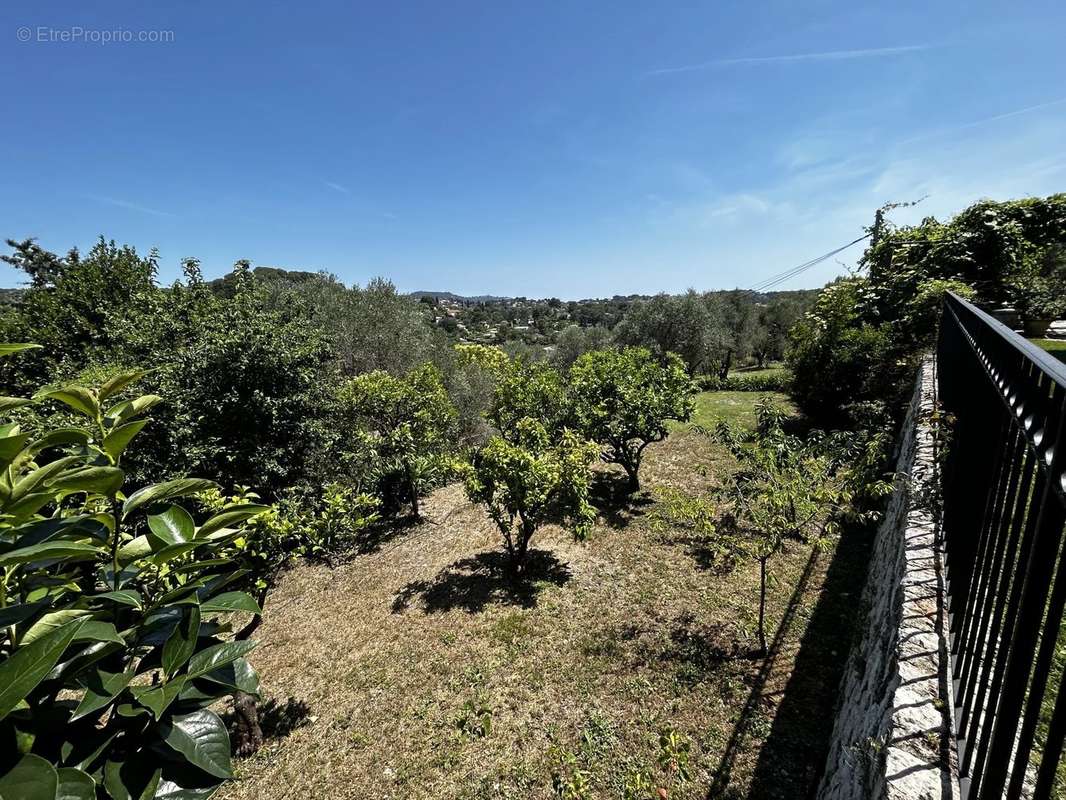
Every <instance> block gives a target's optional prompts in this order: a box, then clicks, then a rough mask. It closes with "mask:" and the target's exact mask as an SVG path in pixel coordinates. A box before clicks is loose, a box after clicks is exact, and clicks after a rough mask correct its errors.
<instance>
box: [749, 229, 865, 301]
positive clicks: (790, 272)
mask: <svg viewBox="0 0 1066 800" xmlns="http://www.w3.org/2000/svg"><path fill="white" fill-rule="evenodd" d="M870 235H871V234H869V233H867V234H865V235H864V236H860V237H859V238H858V239H855V240H853V241H850V242H848V243H847V244H845V245H843V246H841V247H838V248H836V249H835V250H830V251H829V252H828V253H824V254H823V255H820V256H818V257H817V258H812V259H811V260H810V261H805V262H803V263H802V264H798V265H797V266H795V267H792V268H791V269H787V270H785V271H784V272H779V273H778V274H777V275H772V276H770V277H769V278H767V279H766V280H764V281H761V282H759V283H757V284H755V285H754V286H752V287H751V288H750V289H746V290H745V291H748V292H751V293H753V294H761V293H762V292H767V291H769V290H770V289H772V288H774V287H775V286H778V285H780V284H782V283H784V282H785V281H787V280H791V279H792V278H795V277H796V276H797V275H801V274H802V273H804V272H806V271H807V270H809V269H810V268H811V267H814V266H817V265H818V264H821V263H822V262H823V261H825V260H827V259H829V258H832V257H833V256H835V255H836V254H837V253H842V252H844V251H845V250H847V249H848V248H849V247H853V246H854V245H857V244H858V243H859V242H861V241H863V240H864V239H869V238H870Z"/></svg>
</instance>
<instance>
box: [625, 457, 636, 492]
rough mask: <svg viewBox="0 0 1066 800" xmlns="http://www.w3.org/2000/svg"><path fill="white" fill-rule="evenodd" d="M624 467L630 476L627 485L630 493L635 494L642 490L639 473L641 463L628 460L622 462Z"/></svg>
mask: <svg viewBox="0 0 1066 800" xmlns="http://www.w3.org/2000/svg"><path fill="white" fill-rule="evenodd" d="M622 468H623V469H624V470H625V471H626V475H628V476H629V482H628V484H627V485H626V491H627V492H628V493H629V494H634V493H635V492H639V491H640V476H639V474H638V472H639V470H640V464H633V463H630V462H628V461H627V462H626V463H624V464H622Z"/></svg>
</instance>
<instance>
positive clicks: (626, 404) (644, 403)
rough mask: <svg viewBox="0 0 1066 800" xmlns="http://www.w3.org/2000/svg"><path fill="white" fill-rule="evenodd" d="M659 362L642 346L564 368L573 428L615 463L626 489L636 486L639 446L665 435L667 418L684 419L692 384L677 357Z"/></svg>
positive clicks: (587, 357) (605, 352)
mask: <svg viewBox="0 0 1066 800" xmlns="http://www.w3.org/2000/svg"><path fill="white" fill-rule="evenodd" d="M664 362H665V363H663V364H660V363H659V362H658V361H657V360H656V359H654V358H652V355H651V353H650V352H649V351H648V350H644V349H641V348H635V347H629V348H626V349H625V350H621V351H619V350H597V351H593V352H591V353H585V354H584V355H583V356H581V357H580V358H579V359H578V360H577V361H576V362H575V364H574V366H573V367H572V368H571V370H570V381H569V403H570V415H571V421H572V422H573V425H574V428H575V430H577V431H578V432H580V433H581V435H582V436H584V437H585V438H586V439H589V440H590V441H593V442H596V443H598V444H601V445H603V446H604V448H605V450H604V452H603V454H602V458H603V460H604V461H606V462H608V463H612V464H618V465H620V466H621V467H622V468H623V469H624V470H625V472H626V475H627V476H628V477H629V490H630V491H631V492H633V491H636V490H637V489H639V488H640V479H639V470H640V462H641V458H642V457H643V455H644V449H645V448H646V447H647V446H648V445H649V444H651V443H652V442H660V441H662V440H663V439H665V438H666V435H667V428H666V423H667V421H668V420H677V421H680V422H685V421H687V420H688V418H689V417H690V416H692V411H693V400H692V395H693V393H694V389H695V387H694V386H693V383H692V381H691V380H690V379H689V377H688V373H687V372H686V371H685V365H684V363H683V362H682V361H681V359H680V358H679V357H678V356H676V355H674V354H673V353H667V354H666V357H665V359H664Z"/></svg>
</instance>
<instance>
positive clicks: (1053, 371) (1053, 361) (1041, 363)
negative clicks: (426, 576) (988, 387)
mask: <svg viewBox="0 0 1066 800" xmlns="http://www.w3.org/2000/svg"><path fill="white" fill-rule="evenodd" d="M947 300H948V303H949V304H954V305H956V306H958V307H961V308H962V309H964V310H965V311H967V312H968V313H969V314H971V315H972V316H974V317H976V318H977V319H978V320H980V321H981V322H983V323H984V324H985V325H987V326H988V327H989V328H990V329H991V330H993V331H994V332H995V333H997V334H998V335H999V336H1000V337H1002V338H1003V339H1004V340H1005V341H1006V342H1007V343H1008V344H1009V345H1010V346H1011V347H1013V348H1014V349H1015V350H1017V351H1018V352H1019V353H1020V354H1021V355H1023V356H1025V358H1027V359H1028V360H1029V361H1032V362H1033V363H1034V364H1036V365H1037V366H1038V367H1039V368H1040V369H1041V370H1042V371H1044V372H1045V373H1047V375H1048V377H1050V378H1051V379H1052V380H1053V381H1054V382H1055V383H1057V384H1058V385H1059V386H1061V387H1062V388H1064V389H1066V364H1064V363H1062V362H1061V361H1059V360H1058V359H1057V358H1054V357H1053V356H1051V355H1050V354H1049V353H1048V352H1047V351H1046V350H1042V349H1041V348H1039V347H1037V346H1036V345H1035V344H1033V343H1032V342H1030V341H1029V340H1028V339H1026V338H1025V337H1024V336H1021V335H1020V334H1018V333H1015V332H1014V331H1012V330H1011V329H1010V328H1008V327H1007V326H1006V325H1004V324H1003V323H1002V322H1000V321H999V320H998V319H996V318H995V317H993V316H991V315H990V314H988V313H986V312H984V311H982V310H981V309H979V308H978V307H977V306H975V305H974V304H973V303H971V302H969V301H968V300H964V299H963V298H961V297H959V296H958V295H957V294H955V293H954V292H948V294H947Z"/></svg>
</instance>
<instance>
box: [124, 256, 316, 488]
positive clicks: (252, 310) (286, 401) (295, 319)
mask: <svg viewBox="0 0 1066 800" xmlns="http://www.w3.org/2000/svg"><path fill="white" fill-rule="evenodd" d="M238 272H239V273H240V272H241V269H238ZM210 308H211V309H212V311H211V313H209V314H207V315H206V316H204V317H203V318H202V319H200V320H199V324H198V326H197V330H196V331H194V332H193V333H192V338H191V340H190V341H188V342H187V343H185V345H184V346H182V347H179V348H178V349H177V350H176V351H174V352H172V353H168V354H162V353H160V354H158V356H159V357H160V358H161V360H162V358H165V359H166V361H165V362H163V363H164V366H163V367H162V368H161V369H160V370H159V371H158V373H157V375H156V376H155V378H154V384H155V388H156V390H157V391H158V392H159V393H160V394H162V395H164V396H165V397H166V398H167V402H166V404H165V405H164V406H163V408H162V413H161V414H160V418H159V426H158V429H157V431H155V432H153V433H154V435H153V436H152V437H151V440H150V452H149V453H147V454H146V456H147V458H146V463H144V464H143V465H142V469H143V471H144V472H146V473H148V474H162V475H168V476H169V475H173V474H175V473H177V472H196V473H198V474H201V475H205V476H207V477H209V478H212V479H214V480H218V481H221V482H223V483H224V484H226V485H228V486H236V485H248V484H251V483H255V484H256V485H258V486H260V487H261V488H262V489H264V490H265V491H266V492H267V494H268V496H270V497H274V496H276V495H277V493H278V492H280V491H281V490H282V489H283V488H284V487H287V486H292V485H294V484H296V483H298V482H300V481H303V480H307V479H309V477H310V476H311V474H312V467H313V463H314V458H315V454H316V452H320V451H321V450H322V449H323V446H324V445H323V442H324V441H325V440H327V438H328V437H329V436H330V431H329V430H328V429H327V428H326V425H325V421H324V420H325V409H326V407H327V399H328V388H329V387H328V385H327V384H326V380H327V378H328V371H327V369H326V368H327V365H328V363H329V361H330V359H331V351H330V349H329V346H328V343H327V342H326V340H325V338H324V337H323V335H322V333H321V332H320V331H319V330H317V329H316V328H315V327H314V326H312V325H311V324H310V323H308V322H307V320H306V319H305V318H303V317H301V316H299V315H295V316H292V317H288V316H286V315H284V314H281V313H279V312H273V311H270V310H269V309H267V308H266V307H265V306H264V304H263V298H262V297H261V296H260V295H259V294H258V293H257V291H256V289H255V286H254V284H253V283H252V282H251V280H250V278H249V277H248V276H247V275H240V274H239V276H238V279H237V289H236V295H235V296H234V298H233V299H232V300H230V301H227V302H225V303H222V302H217V303H213V304H212V305H211V306H210Z"/></svg>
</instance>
